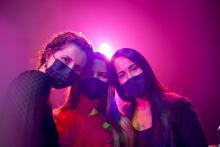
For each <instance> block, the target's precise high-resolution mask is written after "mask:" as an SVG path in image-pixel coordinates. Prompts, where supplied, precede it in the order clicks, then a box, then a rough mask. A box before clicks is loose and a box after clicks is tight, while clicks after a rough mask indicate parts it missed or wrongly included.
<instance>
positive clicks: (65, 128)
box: [54, 52, 113, 147]
mask: <svg viewBox="0 0 220 147" xmlns="http://www.w3.org/2000/svg"><path fill="white" fill-rule="evenodd" d="M109 82H110V81H109V61H108V60H107V58H106V57H105V56H104V55H102V54H101V53H98V52H95V53H94V61H93V63H92V66H91V68H89V70H88V71H86V72H84V74H83V75H82V76H81V78H80V80H79V81H78V83H75V85H74V86H73V87H72V88H71V91H70V96H69V99H68V100H67V102H66V104H64V106H63V107H61V108H60V109H56V110H54V118H55V122H56V126H57V129H58V133H59V137H60V145H61V146H63V147H67V146H68V147H82V146H83V147H103V146H106V147H109V146H112V145H113V137H112V132H111V131H110V130H111V129H110V125H109V123H108V122H107V118H106V105H107V103H108V99H109V97H111V88H110V83H109Z"/></svg>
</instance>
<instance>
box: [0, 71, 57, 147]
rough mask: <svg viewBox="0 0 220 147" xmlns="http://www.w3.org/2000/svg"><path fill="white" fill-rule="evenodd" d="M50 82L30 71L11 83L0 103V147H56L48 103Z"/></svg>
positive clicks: (55, 134) (43, 74) (44, 76)
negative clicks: (0, 108)
mask: <svg viewBox="0 0 220 147" xmlns="http://www.w3.org/2000/svg"><path fill="white" fill-rule="evenodd" d="M50 81H51V79H50V77H49V76H47V74H45V73H42V72H40V71H37V70H31V71H26V72H23V73H22V74H20V75H19V76H18V77H17V78H16V79H15V80H14V81H13V82H12V83H11V85H10V87H9V89H8V90H7V92H6V95H5V96H4V100H3V103H1V107H2V108H3V109H2V110H1V112H0V115H1V122H0V130H1V132H0V146H4V147H57V146H59V144H58V133H57V131H56V126H55V123H54V121H53V117H52V110H51V106H50V103H49V94H50V89H51V82H50Z"/></svg>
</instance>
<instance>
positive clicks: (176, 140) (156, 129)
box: [111, 48, 208, 147]
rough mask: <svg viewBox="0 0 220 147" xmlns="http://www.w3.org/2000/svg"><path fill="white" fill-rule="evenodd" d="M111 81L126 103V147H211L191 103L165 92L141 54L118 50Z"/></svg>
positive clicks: (123, 119) (123, 125)
mask: <svg viewBox="0 0 220 147" xmlns="http://www.w3.org/2000/svg"><path fill="white" fill-rule="evenodd" d="M111 79H112V80H113V83H114V85H115V88H116V90H117V93H118V95H119V98H120V99H122V100H124V101H125V103H124V105H123V106H122V108H121V118H120V120H119V123H118V124H119V126H120V128H121V131H118V132H117V133H118V134H119V136H120V134H123V139H121V140H122V141H121V143H122V144H123V146H137V147H146V146H148V147H176V146H177V147H195V146H196V147H207V146H208V145H207V142H206V139H205V136H204V133H203V130H202V128H201V125H200V122H199V120H198V117H197V114H196V112H195V110H194V108H193V106H192V105H191V103H190V102H189V101H188V100H187V99H186V98H184V97H182V96H180V95H177V94H175V93H171V92H169V91H168V90H167V89H166V88H164V87H163V86H162V85H161V84H160V82H159V81H158V80H157V78H156V76H155V74H154V72H153V70H152V69H151V67H150V65H149V63H148V62H147V60H146V59H145V58H144V57H143V56H142V55H141V54H140V53H139V52H137V51H136V50H134V49H130V48H122V49H119V50H117V51H116V53H115V54H114V55H113V57H112V59H111Z"/></svg>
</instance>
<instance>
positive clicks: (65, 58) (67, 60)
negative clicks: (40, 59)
mask: <svg viewBox="0 0 220 147" xmlns="http://www.w3.org/2000/svg"><path fill="white" fill-rule="evenodd" d="M61 60H62V61H63V62H64V63H65V64H69V63H70V62H71V61H70V59H69V58H67V57H61Z"/></svg>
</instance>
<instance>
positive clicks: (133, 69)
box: [131, 66, 139, 72]
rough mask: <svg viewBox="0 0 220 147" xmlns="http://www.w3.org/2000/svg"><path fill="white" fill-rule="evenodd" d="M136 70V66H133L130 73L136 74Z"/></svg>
mask: <svg viewBox="0 0 220 147" xmlns="http://www.w3.org/2000/svg"><path fill="white" fill-rule="evenodd" d="M138 68H139V67H138V66H134V67H133V68H132V69H131V71H132V72H136V71H137V70H138Z"/></svg>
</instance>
